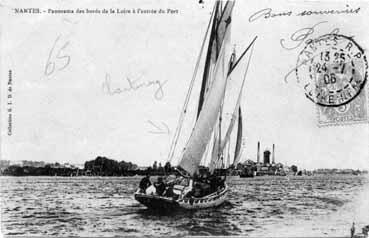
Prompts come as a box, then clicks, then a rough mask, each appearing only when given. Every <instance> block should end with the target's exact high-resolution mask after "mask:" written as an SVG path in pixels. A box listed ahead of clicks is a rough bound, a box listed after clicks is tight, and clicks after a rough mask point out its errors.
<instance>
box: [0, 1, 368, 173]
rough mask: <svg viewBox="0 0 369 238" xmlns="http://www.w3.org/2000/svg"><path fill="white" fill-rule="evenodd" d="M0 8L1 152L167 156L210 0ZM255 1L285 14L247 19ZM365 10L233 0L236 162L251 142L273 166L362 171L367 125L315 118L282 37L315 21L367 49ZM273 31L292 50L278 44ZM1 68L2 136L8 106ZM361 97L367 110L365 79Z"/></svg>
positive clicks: (24, 156) (47, 157)
mask: <svg viewBox="0 0 369 238" xmlns="http://www.w3.org/2000/svg"><path fill="white" fill-rule="evenodd" d="M282 3H283V4H282ZM3 5H4V6H5V7H3V11H5V13H6V14H2V15H3V16H2V18H4V19H2V20H3V21H2V22H6V23H5V24H3V34H2V39H1V42H2V43H1V44H2V52H4V54H2V56H1V57H2V64H1V73H2V77H1V79H2V81H1V99H2V105H1V110H2V111H1V115H2V123H1V124H2V126H1V136H2V140H1V159H5V160H13V161H14V160H33V161H46V162H62V163H63V162H70V163H74V164H81V163H84V162H85V161H88V160H92V159H94V158H96V157H97V156H106V157H108V158H111V159H115V160H118V161H120V160H124V161H131V162H133V163H135V164H138V165H140V166H149V165H152V164H153V162H154V161H158V162H161V163H162V164H164V163H165V162H166V160H167V156H168V152H169V147H170V143H171V140H172V137H173V135H174V132H175V129H176V126H177V122H178V118H179V113H180V111H181V108H182V105H183V102H184V98H185V95H186V93H187V89H188V86H189V83H190V80H191V77H192V73H193V70H194V67H195V63H196V60H197V56H198V54H199V51H200V46H201V43H202V40H203V37H204V35H205V31H206V27H207V24H208V21H209V18H210V13H211V10H212V7H213V1H205V3H204V4H199V3H198V1H178V0H175V1H169V0H160V1H155V2H154V1H148V0H145V1H140V2H139V3H138V1H133V0H128V1H124V2H121V1H113V0H109V1H99V2H97V1H95V3H94V2H93V1H84V3H83V4H82V2H79V3H77V2H73V1H56V0H53V1H47V2H45V1H32V3H29V2H28V1H5V3H4V4H3ZM15 7H40V8H42V9H45V10H47V9H48V8H50V9H76V8H80V9H86V8H90V9H103V8H106V9H108V10H109V9H110V8H112V9H115V10H116V9H120V11H123V9H136V10H137V9H138V8H140V9H159V8H162V9H163V10H164V12H165V13H162V14H141V13H140V14H123V13H119V14H105V15H104V14H98V13H96V14H46V13H42V14H15V13H14V10H12V9H13V8H15ZM358 7H360V11H359V13H358V14H342V15H319V16H304V17H297V16H295V13H298V12H301V11H303V10H306V9H308V10H322V9H323V10H324V9H338V10H344V9H351V8H352V9H356V8H358ZM265 8H271V9H273V12H275V13H280V12H287V11H289V10H291V11H292V12H293V14H292V16H290V17H287V16H280V17H274V18H269V19H264V18H258V19H256V20H254V21H252V22H250V21H249V18H250V16H252V15H253V14H254V13H255V12H258V11H259V10H261V9H265ZM167 9H170V10H167ZM176 10H178V13H176V12H175V11H176ZM368 11H369V9H368V6H367V5H360V2H351V3H350V4H348V5H346V3H345V4H343V3H337V2H327V3H321V2H319V3H314V2H312V1H309V2H301V3H299V4H297V3H296V2H293V1H280V0H278V1H265V0H261V1H257V2H253V3H252V4H247V3H246V1H237V2H236V4H235V8H234V11H233V18H232V36H231V44H232V46H233V45H235V47H236V49H237V52H241V51H242V50H243V49H244V48H246V46H247V45H248V44H249V43H250V42H251V40H252V39H253V38H254V37H255V36H258V39H257V41H256V44H255V47H254V52H253V55H252V58H251V61H250V67H249V71H248V74H247V79H246V83H245V88H244V90H243V98H242V103H241V105H242V109H243V118H244V128H243V134H244V145H243V153H242V159H241V161H244V160H246V159H252V160H256V150H257V142H258V141H260V143H261V150H262V151H263V150H264V149H266V148H268V149H271V148H272V144H273V143H274V144H275V145H276V151H275V157H276V162H281V163H283V164H288V165H291V164H296V165H297V166H298V167H300V168H305V169H314V168H353V169H357V168H359V169H369V124H368V122H366V123H365V122H364V123H353V122H350V123H349V124H346V125H334V126H323V127H321V126H318V124H319V123H318V111H319V106H318V105H316V104H314V103H313V102H311V101H310V100H309V99H307V98H306V97H305V95H304V90H303V87H302V85H301V84H299V83H298V82H297V80H296V75H295V73H292V74H290V75H289V76H288V77H287V79H286V80H285V76H286V75H287V74H288V73H289V72H290V71H291V70H293V68H294V67H295V66H296V63H297V59H298V55H299V53H300V52H301V51H302V49H303V47H304V46H305V45H304V43H302V44H301V45H298V43H299V42H296V41H295V42H293V41H291V40H290V37H291V35H292V34H293V33H294V32H296V31H297V30H299V29H302V28H305V27H311V26H313V25H316V24H317V23H319V24H318V25H317V26H316V27H314V29H313V32H312V33H311V35H309V36H308V38H307V39H309V38H317V37H319V36H321V35H324V34H327V33H330V32H332V30H333V29H336V28H337V29H339V33H340V34H343V35H346V36H353V38H354V39H355V41H356V42H357V43H358V44H359V45H360V46H361V47H362V48H363V49H364V50H365V51H366V49H367V48H368V46H369V35H368V34H367V29H368V25H369V23H367V22H368V21H366V20H367V19H366V18H365V16H367V15H368ZM281 40H282V41H283V40H284V43H286V45H288V46H289V47H292V46H293V47H294V46H297V47H296V48H295V49H290V50H287V49H285V48H283V47H282V46H281ZM9 70H12V75H13V79H12V81H13V85H12V87H13V93H12V96H13V106H12V110H13V113H12V116H13V118H12V127H13V131H12V135H11V136H8V135H7V133H8V114H7V112H6V109H7V105H6V102H7V98H6V97H7V91H6V90H7V79H8V71H9ZM130 85H131V86H132V85H134V87H135V88H136V89H135V90H132V89H130ZM118 88H120V91H116V90H117V89H118ZM360 98H361V100H363V102H362V103H363V104H364V106H365V108H366V111H367V110H368V108H369V107H368V100H369V96H368V85H366V87H365V90H363V91H362V93H361V97H360Z"/></svg>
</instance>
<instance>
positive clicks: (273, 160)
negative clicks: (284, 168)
mask: <svg viewBox="0 0 369 238" xmlns="http://www.w3.org/2000/svg"><path fill="white" fill-rule="evenodd" d="M272 163H273V164H274V163H275V154H274V144H273V154H272Z"/></svg>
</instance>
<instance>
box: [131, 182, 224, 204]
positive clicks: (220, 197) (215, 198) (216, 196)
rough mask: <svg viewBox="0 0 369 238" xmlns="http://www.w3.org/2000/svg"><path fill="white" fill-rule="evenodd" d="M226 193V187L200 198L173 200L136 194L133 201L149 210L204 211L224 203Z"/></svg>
mask: <svg viewBox="0 0 369 238" xmlns="http://www.w3.org/2000/svg"><path fill="white" fill-rule="evenodd" d="M227 193H228V187H227V185H226V186H225V187H223V188H222V189H220V190H218V191H216V192H215V193H212V194H209V195H207V196H204V197H200V198H194V197H191V198H180V199H177V200H174V199H173V198H168V197H161V196H158V195H148V194H143V193H139V192H136V193H135V195H134V196H135V199H136V200H137V201H138V202H140V203H141V204H143V205H145V206H146V207H148V208H149V209H155V210H164V209H165V210H167V209H186V210H194V209H205V208H211V207H217V206H219V205H221V204H222V203H224V202H225V201H226V196H227Z"/></svg>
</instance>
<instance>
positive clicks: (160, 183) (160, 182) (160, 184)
mask: <svg viewBox="0 0 369 238" xmlns="http://www.w3.org/2000/svg"><path fill="white" fill-rule="evenodd" d="M154 186H155V188H156V194H157V195H159V196H162V195H163V194H164V191H165V189H166V186H165V184H164V181H163V177H158V180H157V182H156V183H155V184H154Z"/></svg>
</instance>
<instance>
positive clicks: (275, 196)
mask: <svg viewBox="0 0 369 238" xmlns="http://www.w3.org/2000/svg"><path fill="white" fill-rule="evenodd" d="M228 179H229V181H228V184H229V185H230V186H229V187H230V189H231V190H230V193H229V195H228V201H227V202H226V203H225V204H223V205H222V206H221V207H218V208H215V209H206V210H199V211H192V212H183V211H182V212H174V213H163V214H157V213H155V212H152V211H150V210H147V209H146V208H145V207H144V206H142V205H140V204H139V203H138V202H136V201H135V200H134V198H133V193H134V191H135V190H136V188H137V186H138V183H139V181H140V177H130V178H126V177H0V182H1V188H0V191H1V230H2V233H3V234H5V235H27V236H29V235H41V236H99V237H101V236H127V235H129V236H142V235H147V236H157V237H162V236H167V235H171V236H185V235H245V236H348V235H349V233H350V228H351V224H352V222H355V223H356V228H357V231H359V230H361V227H363V226H364V225H367V224H369V199H368V198H369V178H368V177H365V176H309V177H288V176H287V177H257V178H236V177H231V178H228Z"/></svg>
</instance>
